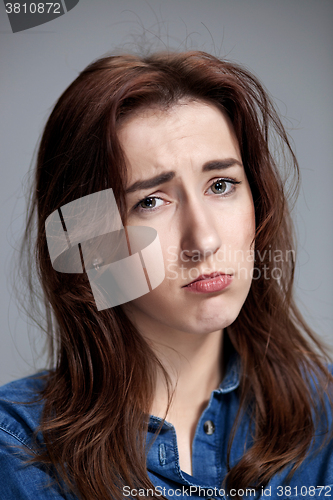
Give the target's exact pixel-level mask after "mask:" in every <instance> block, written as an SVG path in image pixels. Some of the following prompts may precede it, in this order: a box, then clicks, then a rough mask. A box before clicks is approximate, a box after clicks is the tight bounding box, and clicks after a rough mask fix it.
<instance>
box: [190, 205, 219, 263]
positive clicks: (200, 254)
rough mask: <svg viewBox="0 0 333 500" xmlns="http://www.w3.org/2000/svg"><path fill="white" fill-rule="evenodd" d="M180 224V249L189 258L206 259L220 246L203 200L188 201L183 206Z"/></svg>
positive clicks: (213, 224) (212, 221) (215, 228)
mask: <svg viewBox="0 0 333 500" xmlns="http://www.w3.org/2000/svg"><path fill="white" fill-rule="evenodd" d="M181 224H182V238H181V250H182V253H183V254H185V255H186V256H187V257H189V258H190V259H194V258H195V260H197V259H198V258H200V259H206V258H207V257H209V255H213V254H215V253H216V252H217V251H218V249H219V248H220V247H221V244H222V241H221V238H220V235H219V232H218V231H217V227H216V226H215V223H214V220H213V219H212V214H211V212H210V211H209V209H208V207H207V206H205V204H204V202H202V203H200V202H199V200H196V201H195V200H192V201H191V202H190V201H189V202H188V203H187V206H186V207H184V210H183V214H182V222H181Z"/></svg>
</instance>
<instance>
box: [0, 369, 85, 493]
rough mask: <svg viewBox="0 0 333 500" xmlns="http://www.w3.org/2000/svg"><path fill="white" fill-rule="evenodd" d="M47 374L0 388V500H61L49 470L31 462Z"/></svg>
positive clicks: (40, 374) (39, 437) (33, 376)
mask: <svg viewBox="0 0 333 500" xmlns="http://www.w3.org/2000/svg"><path fill="white" fill-rule="evenodd" d="M48 374H49V372H42V373H38V374H36V375H32V376H30V377H26V378H23V379H21V380H16V381H14V382H10V383H9V384H6V385H4V386H2V387H0V498H1V499H6V500H35V499H36V498H38V499H39V500H51V499H52V500H64V499H71V500H72V499H75V500H76V497H74V496H71V495H65V494H64V492H63V490H62V489H59V486H58V484H57V482H56V481H55V480H54V474H53V473H52V470H51V469H49V468H48V467H47V466H46V465H44V464H41V463H36V462H32V461H31V459H32V458H33V456H34V452H35V451H36V448H37V446H38V445H42V442H43V441H42V436H41V435H38V434H37V443H36V440H35V437H34V436H35V432H36V430H37V428H38V426H39V424H40V420H41V416H42V411H43V400H42V398H41V391H42V390H43V388H44V387H45V385H46V383H47V379H48Z"/></svg>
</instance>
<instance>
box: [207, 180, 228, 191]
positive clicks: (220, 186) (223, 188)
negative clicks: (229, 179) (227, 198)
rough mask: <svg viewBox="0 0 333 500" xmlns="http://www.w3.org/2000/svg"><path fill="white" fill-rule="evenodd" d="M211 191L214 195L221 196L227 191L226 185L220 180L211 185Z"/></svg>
mask: <svg viewBox="0 0 333 500" xmlns="http://www.w3.org/2000/svg"><path fill="white" fill-rule="evenodd" d="M211 190H212V191H213V193H215V194H223V193H225V192H226V190H227V183H226V182H225V181H222V180H219V181H216V182H214V184H212V185H211Z"/></svg>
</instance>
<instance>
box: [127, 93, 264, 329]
mask: <svg viewBox="0 0 333 500" xmlns="http://www.w3.org/2000/svg"><path fill="white" fill-rule="evenodd" d="M119 139H120V142H121V145H122V148H123V150H124V153H125V156H126V160H127V163H128V172H129V179H128V185H127V205H128V222H127V223H128V225H133V226H139V225H143V226H151V227H153V228H155V229H156V230H157V232H158V234H159V238H160V242H161V245H162V249H163V256H164V263H165V273H166V277H165V279H164V281H163V283H162V284H161V285H160V286H158V287H157V288H156V289H155V290H153V291H152V292H150V293H149V294H147V295H144V296H142V297H140V298H138V299H135V300H134V301H132V302H130V303H129V304H127V306H126V307H127V311H129V312H130V313H131V314H132V315H133V318H134V320H135V321H136V322H137V325H138V326H139V329H140V327H141V328H146V329H148V330H154V329H156V328H159V329H165V331H167V330H168V329H170V328H171V329H173V330H176V331H182V332H188V333H208V332H213V331H217V330H219V329H221V328H224V327H226V326H228V325H229V324H231V323H232V322H233V321H234V320H235V319H236V317H237V316H238V314H239V311H240V309H241V307H242V305H243V303H244V301H245V299H246V296H247V294H248V292H249V288H250V285H251V280H252V270H253V240H254V233H255V216H254V206H253V200H252V195H251V190H250V187H249V183H248V181H247V178H246V174H245V170H244V167H243V164H242V158H241V155H240V151H239V146H238V142H237V139H236V137H235V133H234V131H233V127H232V124H231V122H230V120H229V119H228V118H227V116H225V115H224V114H223V113H222V112H221V111H220V110H219V109H218V108H216V107H215V106H214V105H212V104H207V103H204V102H201V101H183V102H181V103H178V104H176V105H174V106H173V107H171V108H170V109H168V110H161V109H157V108H149V109H146V110H143V111H139V112H137V113H136V114H134V115H131V116H130V117H129V118H127V119H126V121H124V122H123V123H122V125H121V127H120V129H119Z"/></svg>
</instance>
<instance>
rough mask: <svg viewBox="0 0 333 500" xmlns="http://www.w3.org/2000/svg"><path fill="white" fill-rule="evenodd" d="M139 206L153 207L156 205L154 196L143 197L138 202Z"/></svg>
mask: <svg viewBox="0 0 333 500" xmlns="http://www.w3.org/2000/svg"><path fill="white" fill-rule="evenodd" d="M139 206H140V207H141V208H155V207H156V198H145V199H144V200H142V201H141V202H140V205H139Z"/></svg>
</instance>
